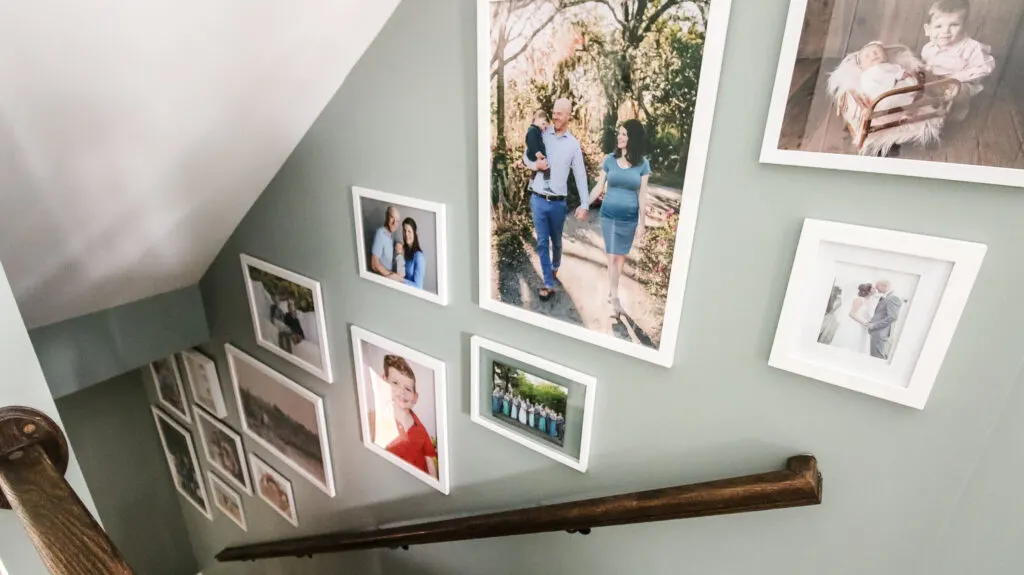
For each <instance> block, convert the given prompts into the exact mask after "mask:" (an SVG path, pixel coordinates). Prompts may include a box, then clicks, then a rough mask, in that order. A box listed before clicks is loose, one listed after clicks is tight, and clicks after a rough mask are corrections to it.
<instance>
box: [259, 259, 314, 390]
mask: <svg viewBox="0 0 1024 575" xmlns="http://www.w3.org/2000/svg"><path fill="white" fill-rule="evenodd" d="M241 259H242V276H243V277H244V278H245V291H246V294H247V295H248V296H249V311H250V312H251V313H252V326H253V330H254V331H255V332H256V343H257V344H259V346H260V347H262V348H264V349H266V350H268V351H270V352H272V353H274V354H275V355H278V356H280V357H282V358H284V359H286V360H288V361H290V362H291V363H293V364H295V365H297V366H299V367H301V368H302V369H304V370H306V371H308V372H309V373H312V374H313V375H315V376H317V377H319V378H320V379H322V380H324V381H326V382H327V383H331V382H332V381H334V375H333V374H332V373H331V354H330V350H329V349H328V346H327V323H326V320H325V319H324V298H323V294H322V293H321V291H320V282H318V281H316V280H312V279H309V278H307V277H304V276H301V275H299V274H297V273H294V272H290V271H288V270H286V269H284V268H280V267H278V266H275V265H273V264H269V263H267V262H264V261H260V260H258V259H256V258H254V257H252V256H249V255H246V254H242V255H241Z"/></svg>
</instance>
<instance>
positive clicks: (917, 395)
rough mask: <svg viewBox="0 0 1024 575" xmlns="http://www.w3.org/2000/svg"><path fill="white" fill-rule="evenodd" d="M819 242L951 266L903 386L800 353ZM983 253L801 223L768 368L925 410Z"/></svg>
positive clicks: (942, 242) (899, 235) (966, 246)
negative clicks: (913, 257) (949, 264)
mask: <svg viewBox="0 0 1024 575" xmlns="http://www.w3.org/2000/svg"><path fill="white" fill-rule="evenodd" d="M822 242H829V243H833V244H840V245H848V246H855V247H861V248H867V249H869V250H878V251H882V252H891V253H897V254H905V255H908V256H916V257H919V258H929V259H932V260H939V261H944V262H949V263H951V264H952V269H951V271H950V273H949V278H948V280H947V281H946V285H945V288H944V289H943V290H942V292H941V294H942V295H941V296H940V298H939V301H938V306H937V308H936V310H935V313H934V315H933V316H932V319H931V327H930V328H929V329H928V330H927V335H926V336H925V339H924V344H923V346H922V347H921V351H920V353H919V354H918V356H917V359H916V362H914V364H913V368H912V372H911V375H910V377H909V381H908V382H907V385H906V387H900V386H898V385H893V384H892V383H891V382H888V381H883V380H882V379H880V378H878V377H875V376H872V375H870V374H865V373H854V372H853V371H851V370H843V369H838V368H836V367H833V366H829V365H825V364H824V363H822V362H820V361H813V360H812V359H810V358H808V357H807V356H806V355H807V354H806V353H804V352H803V351H802V349H801V346H802V345H803V344H804V341H803V338H804V337H805V334H804V333H803V325H802V323H801V322H802V317H803V316H802V314H803V312H804V306H805V305H806V301H807V294H808V285H809V284H810V282H811V281H812V278H813V275H814V272H815V266H816V264H817V255H818V250H819V249H820V247H821V244H822ZM986 249H987V248H986V247H985V245H983V244H977V243H971V242H965V241H959V240H950V239H945V238H936V237H931V236H923V235H917V234H911V233H906V232H897V231H892V230H881V229H875V228H868V227H863V226H855V225H850V224H841V223H836V222H827V221H821V220H813V219H807V220H804V226H803V232H802V233H801V235H800V243H799V245H798V247H797V251H796V259H795V261H794V263H793V271H792V274H791V275H790V278H789V286H788V287H787V289H786V298H785V301H784V303H783V305H782V314H781V317H780V318H779V325H778V329H777V330H776V332H775V343H774V345H773V346H772V351H771V356H770V357H769V359H768V364H769V365H771V366H773V367H776V368H778V369H783V370H786V371H790V372H793V373H796V374H799V375H803V376H806V377H810V378H812V379H817V380H819V381H824V382H826V383H831V384H833V385H837V386H839V387H844V388H846V389H851V390H853V391H858V392H860V393H865V394H867V395H871V396H874V397H878V398H881V399H886V400H889V401H892V402H895V403H900V404H903V405H907V406H910V407H914V408H917V409H924V406H925V403H926V402H927V401H928V395H929V394H930V393H931V390H932V386H933V385H934V384H935V378H936V376H937V375H938V372H939V369H940V368H941V367H942V361H943V359H944V358H945V356H946V351H947V350H948V349H949V344H950V342H951V341H952V339H953V333H954V332H955V331H956V326H957V323H958V322H959V321H960V315H961V314H962V313H963V310H964V306H965V305H966V304H967V299H968V297H969V296H970V294H971V289H972V288H973V286H974V280H975V278H976V277H977V275H978V270H979V269H980V268H981V262H982V260H983V259H984V257H985V252H986ZM923 281H924V278H922V282H923ZM911 311H913V310H911Z"/></svg>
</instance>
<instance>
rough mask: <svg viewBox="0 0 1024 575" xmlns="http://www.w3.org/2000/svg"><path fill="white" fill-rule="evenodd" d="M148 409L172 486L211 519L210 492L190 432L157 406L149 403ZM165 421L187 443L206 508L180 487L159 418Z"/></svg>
mask: <svg viewBox="0 0 1024 575" xmlns="http://www.w3.org/2000/svg"><path fill="white" fill-rule="evenodd" d="M150 409H151V410H152V411H153V422H154V423H155V424H156V433H157V435H159V436H160V445H161V446H163V449H164V459H165V460H167V469H168V471H170V472H171V481H172V482H173V483H174V488H175V489H177V490H178V493H180V494H181V496H182V497H184V498H185V500H186V501H188V502H189V503H191V504H192V506H193V507H195V508H196V509H198V510H199V512H200V513H202V514H203V516H204V517H206V518H207V519H209V520H210V521H213V512H212V511H211V510H210V494H209V492H207V490H206V482H205V481H203V468H202V467H200V466H199V457H198V456H196V445H195V443H193V442H192V434H191V433H189V432H188V429H185V427H183V426H182V425H181V424H180V423H178V422H177V421H174V418H173V417H171V416H169V415H167V414H166V413H164V412H163V411H161V410H160V408H159V407H157V406H155V405H151V406H150ZM161 419H162V420H164V421H166V422H167V423H168V424H169V425H170V426H171V427H173V428H174V430H175V431H177V432H178V433H180V434H182V435H183V436H185V442H186V443H187V444H188V452H189V455H190V456H191V458H192V467H194V468H195V469H196V483H198V484H199V494H200V495H202V496H203V501H205V502H206V508H205V509H204V508H203V507H200V506H199V504H198V503H196V502H195V501H193V500H192V498H191V497H189V496H188V494H186V493H185V490H184V489H182V488H181V482H180V480H179V478H178V472H177V471H175V469H174V460H173V459H171V454H170V453H169V452H168V450H167V439H166V438H165V437H164V430H163V428H162V427H160V420H161Z"/></svg>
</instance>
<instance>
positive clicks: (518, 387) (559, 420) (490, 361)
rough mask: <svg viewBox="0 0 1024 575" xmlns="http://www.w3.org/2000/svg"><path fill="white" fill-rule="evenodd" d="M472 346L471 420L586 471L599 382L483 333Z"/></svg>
mask: <svg viewBox="0 0 1024 575" xmlns="http://www.w3.org/2000/svg"><path fill="white" fill-rule="evenodd" d="M470 348H471V351H470V353H471V356H470V357H471V359H470V362H471V364H470V379H471V384H470V386H471V387H470V419H471V420H472V421H474V422H475V423H478V424H480V425H482V426H484V427H486V428H487V429H489V430H491V431H493V432H495V433H497V434H498V435H501V436H503V437H506V438H508V439H511V440H512V441H514V442H516V443H518V444H520V445H522V446H524V447H526V448H528V449H532V450H533V451H536V452H537V453H540V454H542V455H544V456H546V457H550V458H551V459H554V460H555V461H557V462H559V463H562V464H564V465H568V466H569V467H571V468H573V469H575V470H577V471H580V472H586V471H587V467H588V466H589V464H590V438H591V435H592V432H593V425H594V402H595V401H596V399H595V397H596V396H595V394H596V391H597V380H596V379H595V378H594V377H593V376H590V375H586V374H584V373H580V372H578V371H576V370H574V369H570V368H568V367H565V366H564V365H559V364H557V363H554V362H552V361H548V360H546V359H543V358H540V357H537V356H535V355H531V354H528V353H526V352H523V351H519V350H517V349H513V348H510V347H508V346H506V345H502V344H500V343H497V342H493V341H490V340H487V339H484V338H482V337H480V336H473V338H472V339H471V340H470Z"/></svg>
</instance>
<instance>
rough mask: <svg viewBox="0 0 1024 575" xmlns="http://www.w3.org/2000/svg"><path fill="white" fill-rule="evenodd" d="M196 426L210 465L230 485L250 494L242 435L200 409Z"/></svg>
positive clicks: (197, 412)
mask: <svg viewBox="0 0 1024 575" xmlns="http://www.w3.org/2000/svg"><path fill="white" fill-rule="evenodd" d="M196 428H198V429H199V440H200V441H201V442H202V444H203V453H205V454H206V460H207V461H209V462H210V465H211V466H213V468H214V469H216V470H217V471H218V472H220V473H221V475H223V476H224V477H226V478H227V480H228V481H230V482H231V484H232V485H234V486H235V487H237V488H238V489H241V490H242V491H244V492H246V493H248V494H249V495H252V485H251V484H250V483H249V473H248V471H247V470H246V467H247V466H246V464H245V449H244V447H243V446H242V437H241V436H240V435H238V434H237V433H235V432H234V430H232V429H231V428H230V427H228V426H227V425H224V423H222V422H221V421H219V420H217V419H214V418H213V417H210V416H209V415H208V414H207V413H206V412H205V411H204V410H202V409H197V410H196Z"/></svg>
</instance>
